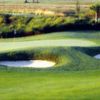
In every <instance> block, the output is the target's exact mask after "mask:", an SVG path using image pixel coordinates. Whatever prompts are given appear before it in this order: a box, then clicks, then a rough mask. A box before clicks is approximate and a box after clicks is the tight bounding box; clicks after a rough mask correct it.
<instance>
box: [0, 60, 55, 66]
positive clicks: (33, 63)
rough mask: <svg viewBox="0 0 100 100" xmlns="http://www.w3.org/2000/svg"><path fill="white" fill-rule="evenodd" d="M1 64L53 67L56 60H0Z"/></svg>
mask: <svg viewBox="0 0 100 100" xmlns="http://www.w3.org/2000/svg"><path fill="white" fill-rule="evenodd" d="M0 65H3V66H8V67H33V68H49V67H53V66H54V65H55V62H52V61H46V60H23V61H0Z"/></svg>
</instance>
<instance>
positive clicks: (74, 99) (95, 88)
mask: <svg viewBox="0 0 100 100" xmlns="http://www.w3.org/2000/svg"><path fill="white" fill-rule="evenodd" d="M99 73H100V71H87V72H78V71H76V72H33V73H30V72H21V73H20V72H0V99H1V100H52V99H54V100H99V99H100V95H99V93H100V74H99Z"/></svg>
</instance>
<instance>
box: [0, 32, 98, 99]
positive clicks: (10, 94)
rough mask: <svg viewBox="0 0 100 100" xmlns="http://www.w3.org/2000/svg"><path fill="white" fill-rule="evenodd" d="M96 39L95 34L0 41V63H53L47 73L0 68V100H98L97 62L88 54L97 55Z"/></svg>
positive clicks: (35, 70) (36, 70)
mask: <svg viewBox="0 0 100 100" xmlns="http://www.w3.org/2000/svg"><path fill="white" fill-rule="evenodd" d="M99 38H100V32H99V31H98V32H62V33H52V34H45V35H38V36H31V37H23V38H13V39H0V47H1V48H0V60H3V59H10V60H12V59H13V60H14V59H15V60H16V59H32V58H33V59H48V60H53V61H55V62H56V65H55V66H54V67H52V68H49V69H48V68H47V69H34V68H11V67H6V66H1V67H0V99H1V100H99V99H100V95H99V94H100V60H97V59H95V58H94V57H93V55H92V56H91V55H89V54H88V52H91V51H92V50H93V49H94V50H95V49H98V52H96V51H95V52H96V53H100V51H99V50H100V40H99ZM50 41H51V42H52V43H51V42H50ZM62 41H63V42H62ZM69 41H70V42H69ZM23 43H24V44H23ZM91 43H92V44H91ZM8 44H9V45H8ZM62 44H63V46H62ZM72 44H74V45H72ZM77 44H78V45H77ZM49 45H50V46H49ZM68 45H69V46H68ZM44 46H45V47H44ZM48 46H49V47H48ZM84 48H85V49H84ZM94 54H95V53H94ZM24 57H25V58H24Z"/></svg>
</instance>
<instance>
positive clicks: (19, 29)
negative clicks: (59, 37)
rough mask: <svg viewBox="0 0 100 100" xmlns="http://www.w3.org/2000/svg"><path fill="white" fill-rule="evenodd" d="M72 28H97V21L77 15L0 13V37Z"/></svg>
mask: <svg viewBox="0 0 100 100" xmlns="http://www.w3.org/2000/svg"><path fill="white" fill-rule="evenodd" d="M72 29H74V30H77V29H80V30H81V29H99V23H98V24H96V23H95V22H94V21H93V19H91V18H89V17H87V16H82V17H80V19H77V17H57V16H55V17H54V16H51V17H50V16H34V17H33V16H30V17H29V16H12V15H0V37H14V36H16V37H19V36H27V35H34V34H42V33H48V32H53V31H65V30H72Z"/></svg>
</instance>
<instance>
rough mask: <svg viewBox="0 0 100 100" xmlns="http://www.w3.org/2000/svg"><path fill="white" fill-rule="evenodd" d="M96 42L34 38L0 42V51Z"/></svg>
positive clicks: (84, 44) (82, 45)
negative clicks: (31, 39)
mask: <svg viewBox="0 0 100 100" xmlns="http://www.w3.org/2000/svg"><path fill="white" fill-rule="evenodd" d="M95 45H96V43H95V42H92V41H89V40H85V39H59V40H35V41H23V42H14V41H12V42H0V47H2V48H0V52H5V51H10V50H21V49H26V48H35V47H59V46H60V47H61V46H62V47H63V46H68V47H69V46H70V47H74V46H79V47H89V46H95Z"/></svg>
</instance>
